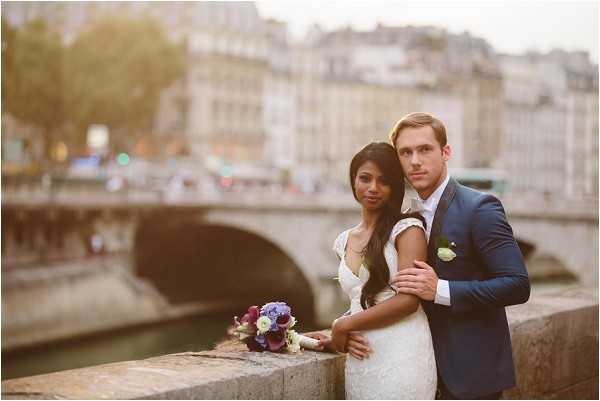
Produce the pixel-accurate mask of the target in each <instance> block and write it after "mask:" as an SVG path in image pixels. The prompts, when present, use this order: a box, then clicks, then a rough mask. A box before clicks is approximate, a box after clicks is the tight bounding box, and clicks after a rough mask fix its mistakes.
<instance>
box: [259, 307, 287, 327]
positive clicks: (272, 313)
mask: <svg viewBox="0 0 600 401" xmlns="http://www.w3.org/2000/svg"><path fill="white" fill-rule="evenodd" d="M291 313H292V310H291V309H290V307H289V306H287V305H286V304H285V302H269V303H267V304H265V305H263V307H262V308H261V309H260V314H261V316H267V317H268V318H269V319H271V321H272V322H276V321H277V318H279V316H283V315H290V314H291ZM274 326H275V325H274ZM273 329H275V330H277V328H276V327H273Z"/></svg>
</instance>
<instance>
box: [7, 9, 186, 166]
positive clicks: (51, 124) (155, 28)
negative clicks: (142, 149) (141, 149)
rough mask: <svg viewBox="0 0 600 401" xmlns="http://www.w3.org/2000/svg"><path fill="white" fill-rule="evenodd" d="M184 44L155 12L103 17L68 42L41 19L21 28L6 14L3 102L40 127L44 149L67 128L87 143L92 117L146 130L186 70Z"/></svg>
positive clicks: (120, 127)
mask: <svg viewBox="0 0 600 401" xmlns="http://www.w3.org/2000/svg"><path fill="white" fill-rule="evenodd" d="M184 62H185V51H184V47H183V45H175V44H173V43H172V42H170V41H169V39H168V37H167V36H166V34H165V32H164V31H163V29H162V26H161V25H160V24H159V22H158V21H156V20H154V19H150V18H145V19H141V20H140V19H129V18H126V17H121V16H114V17H105V18H103V19H101V20H98V22H96V23H94V24H93V25H91V26H89V27H88V29H87V30H85V31H82V32H80V33H79V34H78V35H77V36H76V37H75V38H74V40H73V42H72V43H71V44H70V45H69V46H63V44H62V42H61V38H60V35H59V34H58V33H56V32H54V31H52V30H50V29H49V28H48V26H47V25H46V24H45V23H44V21H42V20H34V21H31V22H29V23H27V24H26V25H23V26H21V27H19V28H13V27H11V26H10V25H9V24H8V23H7V22H6V21H4V20H3V21H2V78H3V79H2V104H3V111H7V112H9V113H10V114H12V115H13V116H14V117H16V118H17V119H19V120H21V121H22V122H24V123H26V124H31V125H34V126H37V127H39V128H40V131H41V133H42V134H43V135H44V136H45V141H44V142H45V147H46V154H48V153H47V151H48V147H49V145H50V144H51V138H52V136H53V135H55V134H58V133H59V134H60V135H61V136H62V137H61V139H63V140H64V139H65V132H66V130H65V129H64V128H65V127H67V128H68V127H72V128H74V129H75V133H76V134H75V137H76V138H77V140H76V142H78V143H83V142H84V138H85V132H86V131H87V127H88V126H89V125H90V124H95V123H96V124H105V125H108V126H109V127H110V128H111V130H112V132H113V133H114V132H115V130H117V131H120V132H126V133H128V134H135V133H136V131H137V130H141V129H149V128H150V127H151V126H152V123H153V119H154V115H155V113H156V111H157V108H158V103H159V97H160V93H161V91H162V90H164V89H165V88H166V87H168V86H169V85H170V84H171V83H172V82H174V81H175V80H176V79H178V78H180V77H181V76H182V75H183V73H184Z"/></svg>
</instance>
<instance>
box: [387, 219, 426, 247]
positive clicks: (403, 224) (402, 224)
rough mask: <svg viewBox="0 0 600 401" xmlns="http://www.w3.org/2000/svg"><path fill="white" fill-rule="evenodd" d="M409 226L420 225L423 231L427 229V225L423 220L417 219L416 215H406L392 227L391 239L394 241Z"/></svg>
mask: <svg viewBox="0 0 600 401" xmlns="http://www.w3.org/2000/svg"><path fill="white" fill-rule="evenodd" d="M409 227H420V228H421V229H422V230H423V231H425V226H424V225H423V222H422V221H421V220H419V219H417V218H416V217H405V218H402V219H400V220H398V221H397V222H396V224H395V225H394V227H393V228H392V232H391V234H390V241H391V242H392V243H394V242H395V240H396V237H397V236H398V235H399V234H400V233H401V232H403V231H404V230H406V229H407V228H409Z"/></svg>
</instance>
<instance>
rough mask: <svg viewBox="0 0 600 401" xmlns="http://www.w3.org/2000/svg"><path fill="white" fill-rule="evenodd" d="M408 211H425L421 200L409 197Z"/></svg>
mask: <svg viewBox="0 0 600 401" xmlns="http://www.w3.org/2000/svg"><path fill="white" fill-rule="evenodd" d="M410 211H411V212H418V213H421V212H424V211H425V205H424V204H423V201H422V200H421V199H418V198H411V200H410Z"/></svg>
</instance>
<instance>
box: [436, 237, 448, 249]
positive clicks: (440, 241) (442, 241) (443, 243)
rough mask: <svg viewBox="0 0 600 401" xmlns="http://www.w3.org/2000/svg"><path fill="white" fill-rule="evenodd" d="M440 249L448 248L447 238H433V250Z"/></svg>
mask: <svg viewBox="0 0 600 401" xmlns="http://www.w3.org/2000/svg"><path fill="white" fill-rule="evenodd" d="M440 248H450V241H448V238H446V237H444V236H443V235H440V236H438V237H435V249H440Z"/></svg>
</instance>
